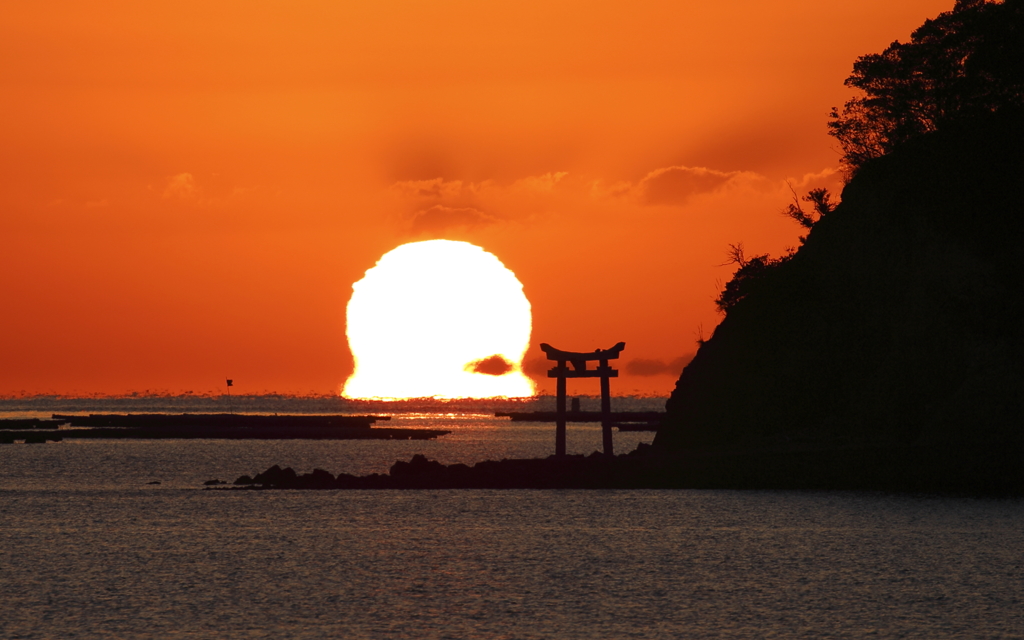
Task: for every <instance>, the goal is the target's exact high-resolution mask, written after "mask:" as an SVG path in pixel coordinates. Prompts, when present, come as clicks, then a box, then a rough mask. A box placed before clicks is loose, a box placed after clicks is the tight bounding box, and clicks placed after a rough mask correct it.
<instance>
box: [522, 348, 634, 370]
mask: <svg viewBox="0 0 1024 640" xmlns="http://www.w3.org/2000/svg"><path fill="white" fill-rule="evenodd" d="M540 348H541V351H543V352H544V353H545V354H547V356H548V360H555V361H556V362H558V367H556V368H554V369H552V370H550V371H548V377H549V378H601V377H611V378H616V377H618V375H619V372H618V371H616V370H614V369H610V368H608V361H609V360H617V359H618V357H619V353H620V352H621V351H622V350H623V349H625V348H626V343H625V342H620V343H618V344H616V345H615V346H614V347H612V348H611V349H597V350H595V351H590V352H587V353H582V352H577V351H562V350H561V349H556V348H554V347H552V346H551V345H549V344H545V343H541V345H540ZM595 360H596V361H598V362H599V363H600V364H599V365H598V368H597V369H592V370H588V369H587V362H593V361H595ZM566 362H571V363H572V369H566V368H565V363H566Z"/></svg>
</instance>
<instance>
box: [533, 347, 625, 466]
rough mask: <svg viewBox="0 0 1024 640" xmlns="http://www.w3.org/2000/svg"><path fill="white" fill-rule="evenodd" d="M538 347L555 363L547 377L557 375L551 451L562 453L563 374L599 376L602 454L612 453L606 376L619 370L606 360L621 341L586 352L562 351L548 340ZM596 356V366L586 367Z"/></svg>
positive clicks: (613, 357)
mask: <svg viewBox="0 0 1024 640" xmlns="http://www.w3.org/2000/svg"><path fill="white" fill-rule="evenodd" d="M540 348H541V350H542V351H544V353H546V354H547V356H548V360H555V361H556V362H558V366H556V367H555V368H553V369H551V370H550V371H548V377H549V378H557V379H558V397H557V404H556V407H555V408H556V411H557V416H556V419H555V455H556V456H558V457H562V456H564V455H565V379H566V378H601V436H602V439H603V441H604V454H605V455H606V456H612V455H614V452H613V448H612V399H611V395H612V394H611V390H610V385H609V383H608V379H609V378H618V377H619V372H618V371H617V370H615V369H612V368H611V367H609V366H608V361H609V360H617V359H618V357H619V352H621V351H622V350H623V349H625V348H626V343H625V342H620V343H618V344H617V345H615V346H614V347H612V348H611V349H604V350H601V349H598V350H596V351H592V352H590V353H576V352H575V351H562V350H560V349H556V348H554V347H552V346H551V345H549V344H543V343H542V344H541V345H540ZM592 360H597V361H598V365H597V368H596V369H587V362H590V361H592ZM566 362H571V363H572V368H571V369H570V368H569V367H567V366H565V363H566Z"/></svg>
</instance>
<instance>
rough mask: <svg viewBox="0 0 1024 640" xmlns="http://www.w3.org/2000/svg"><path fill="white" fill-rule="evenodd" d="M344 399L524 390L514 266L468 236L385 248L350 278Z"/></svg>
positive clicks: (523, 336) (522, 322)
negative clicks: (351, 366) (350, 367)
mask: <svg viewBox="0 0 1024 640" xmlns="http://www.w3.org/2000/svg"><path fill="white" fill-rule="evenodd" d="M352 289H353V292H352V298H351V299H350V300H349V303H348V309H347V320H348V322H347V328H346V334H347V336H348V344H349V348H350V349H351V350H352V356H353V358H354V360H355V365H356V366H355V371H354V372H353V373H352V375H351V376H350V377H349V379H348V380H347V381H346V382H345V387H344V390H343V391H342V395H344V396H345V397H348V398H425V397H436V398H492V397H510V398H511V397H525V396H532V395H533V393H534V386H533V383H532V382H531V381H530V379H529V378H527V377H526V376H525V375H523V371H522V359H523V354H524V353H526V349H527V348H528V347H529V344H530V330H531V325H532V322H531V315H530V302H529V300H527V299H526V295H525V294H524V293H523V285H522V283H520V282H519V280H518V279H517V278H516V276H515V274H514V273H512V272H511V271H510V270H509V269H507V268H506V267H505V265H503V264H502V263H501V261H500V260H498V258H497V257H495V256H494V255H493V254H490V253H488V252H486V251H484V250H483V249H481V248H480V247H477V246H475V245H472V244H469V243H468V242H454V241H451V240H428V241H426V242H412V243H409V244H404V245H402V246H400V247H398V248H397V249H394V250H392V251H389V252H388V253H386V254H384V256H383V257H382V258H381V259H380V260H379V261H378V262H377V265H376V266H375V267H373V268H372V269H370V270H369V271H367V272H366V275H365V276H364V277H363V279H362V280H360V281H359V282H356V283H355V284H353V285H352Z"/></svg>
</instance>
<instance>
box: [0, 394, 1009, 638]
mask: <svg viewBox="0 0 1024 640" xmlns="http://www.w3.org/2000/svg"><path fill="white" fill-rule="evenodd" d="M581 400H582V408H583V409H584V410H596V409H597V405H598V400H597V399H596V398H590V397H584V398H582V399H581ZM553 408H554V400H553V399H552V398H550V397H540V398H535V399H529V400H506V401H470V400H459V401H449V402H442V401H434V400H417V401H403V402H393V403H386V402H353V401H347V400H343V399H340V398H334V397H320V396H316V397H290V396H242V397H227V396H217V397H210V396H148V395H143V396H131V397H118V398H110V397H104V398H65V397H38V396H36V397H28V398H6V399H2V398H0V418H15V417H18V418H21V417H40V418H45V417H49V416H50V415H51V414H53V413H82V414H88V413H144V412H167V413H221V412H231V413H259V414H271V413H281V414H286V413H287V414H296V413H312V414H319V413H347V414H360V415H362V414H376V415H389V416H391V420H390V421H388V422H386V423H384V422H382V423H378V424H379V425H381V426H395V427H411V428H432V429H437V428H440V429H444V430H447V431H450V434H449V435H446V436H442V437H440V438H438V439H437V440H432V441H420V440H414V441H406V440H403V441H386V440H348V441H345V440H342V441H310V440H276V441H275V440H252V441H238V440H233V441H231V440H84V439H82V440H75V439H64V440H63V441H62V442H59V443H54V442H50V443H46V444H23V443H15V444H5V445H0V638H4V639H35V638H45V639H50V638H126V639H127V638H132V639H134V638H182V639H184V638H189V639H194V638H226V639H234V638H274V639H282V638H403V639H404V638H453V639H455V638H458V639H462V638H497V639H515V638H522V639H528V638H585V639H587V640H595V639H604V638H608V639H612V638H616V639H617V638H1024V500H1021V499H995V498H977V497H958V496H935V495H901V494H885V493H856V492H794V491H692V490H674V491H664V490H657V491H655V490H646V491H626V490H621V491H612V490H590V491H586V490H504V491H500V490H386V491H248V490H233V489H230V488H222V487H217V488H213V489H210V488H208V487H207V486H205V485H204V482H206V481H208V480H212V479H217V480H222V481H226V482H228V483H230V482H231V481H233V480H234V479H235V478H236V477H238V476H240V475H244V474H249V475H252V474H254V473H256V472H258V471H262V470H264V469H266V468H267V467H269V466H271V465H273V464H279V465H281V466H282V467H285V466H290V467H292V468H294V469H295V470H296V471H298V472H299V473H305V472H308V471H312V470H313V469H314V468H322V469H326V470H328V471H330V472H332V473H339V472H345V473H352V474H369V473H384V472H387V470H388V468H389V467H390V466H391V464H393V463H394V462H395V461H396V460H408V459H410V458H411V457H412V456H413V455H414V454H418V453H422V454H424V455H426V456H427V457H428V458H431V459H435V460H439V461H441V462H444V463H455V462H462V463H466V464H473V463H475V462H478V461H481V460H487V459H502V458H535V457H546V456H548V455H550V454H551V453H552V452H553V449H554V426H553V425H552V424H550V423H536V422H535V423H531V422H510V421H509V420H508V418H501V417H496V416H495V415H494V413H495V412H499V411H541V410H552V409H553ZM612 408H613V410H616V411H628V410H632V411H650V410H660V409H663V408H664V398H632V397H627V398H614V399H613V407H612ZM653 436H654V434H653V433H651V432H628V433H627V432H619V433H616V434H615V447H616V451H617V452H620V453H625V452H628V451H630V450H632V449H634V448H636V446H637V445H638V444H639V443H642V442H643V443H649V442H651V441H652V440H653ZM567 445H568V450H569V453H571V454H589V453H591V452H593V451H597V450H599V449H600V448H601V433H600V427H599V426H597V425H592V424H570V425H569V429H568V442H567Z"/></svg>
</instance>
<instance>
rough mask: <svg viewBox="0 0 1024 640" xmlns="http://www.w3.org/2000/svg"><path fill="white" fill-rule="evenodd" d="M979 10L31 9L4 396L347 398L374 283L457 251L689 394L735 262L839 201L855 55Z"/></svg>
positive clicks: (24, 34)
mask: <svg viewBox="0 0 1024 640" xmlns="http://www.w3.org/2000/svg"><path fill="white" fill-rule="evenodd" d="M950 8H952V0H941V1H939V0H907V1H904V2H899V3H894V2H891V0H858V1H856V2H854V1H844V2H820V1H810V0H782V1H777V2H754V1H748V0H737V1H735V2H719V3H708V2H643V1H639V2H638V1H636V0H633V1H631V2H604V3H592V2H582V1H577V0H571V1H557V0H545V1H544V2H534V1H532V0H531V1H523V0H516V1H515V2H505V1H490V2H479V1H468V0H467V1H463V2H456V1H446V0H431V1H430V2H425V1H411V0H410V1H406V2H396V1H392V0H374V1H373V2H362V3H354V2H284V1H257V0H247V1H245V2H242V1H236V0H225V1H221V2H214V3H211V2H208V1H203V2H197V1H193V0H179V1H178V2H174V3H170V2H160V1H156V2H146V3H139V2H126V1H117V0H114V1H109V2H53V1H49V0H41V1H40V2H31V3H30V2H24V3H7V6H5V7H4V9H3V10H2V19H0V91H2V95H3V99H2V100H0V118H2V122H3V125H2V126H0V169H2V171H0V247H2V248H0V295H2V300H3V303H2V305H3V306H2V308H0V395H11V394H18V393H22V392H26V393H63V394H74V393H112V394H117V393H125V392H131V391H145V390H150V391H158V390H159V391H169V392H182V391H194V392H196V393H201V392H214V391H217V390H218V389H221V390H222V389H223V380H224V378H225V377H226V376H227V377H232V378H234V379H235V381H236V382H235V384H236V390H237V392H238V393H259V392H265V391H268V392H271V391H276V392H281V393H308V392H316V393H331V392H337V391H338V389H339V386H340V385H341V383H342V382H343V381H344V379H345V378H346V376H347V375H348V374H349V372H350V371H351V368H352V362H351V357H350V355H349V352H348V347H347V344H346V343H345V337H344V309H345V304H346V303H347V301H348V298H349V296H350V294H351V290H352V289H351V286H352V283H353V282H355V281H357V280H359V279H360V278H361V277H362V275H363V273H364V272H365V271H366V270H367V269H368V268H370V267H372V266H373V265H374V263H375V262H376V260H377V259H378V258H379V257H380V256H381V255H382V254H384V253H385V252H387V251H388V250H390V249H392V248H394V247H395V246H398V245H400V244H402V243H404V242H409V241H413V240H424V239H430V238H447V239H452V240H465V241H469V242H472V243H474V244H478V245H480V246H482V247H484V248H485V249H487V250H488V251H490V252H492V253H494V254H495V255H497V256H498V257H499V258H501V260H502V261H503V262H504V263H505V265H506V266H508V267H509V268H510V269H512V270H513V271H514V272H515V273H516V274H517V276H518V277H519V279H520V281H522V283H523V284H524V288H525V292H526V295H527V296H528V298H529V299H530V301H531V303H532V305H533V313H534V333H533V343H534V344H535V345H536V344H537V343H539V342H549V343H551V344H553V345H555V346H557V347H560V348H563V349H570V350H591V349H594V348H597V347H609V346H611V345H612V344H614V343H615V342H618V341H620V340H623V341H625V342H626V345H627V347H626V350H625V351H624V352H623V359H622V360H620V361H619V368H620V369H621V370H622V374H621V377H620V378H619V379H618V380H616V381H615V382H614V383H613V392H614V393H630V392H634V391H639V392H644V393H667V392H668V391H669V390H670V389H671V388H672V386H673V385H674V382H675V377H676V375H678V366H679V364H678V362H679V360H678V359H679V358H681V357H684V356H686V355H687V354H690V353H692V352H693V351H694V350H695V347H696V345H695V340H696V338H697V337H698V331H699V328H703V332H704V335H705V336H707V335H709V334H710V333H711V331H712V330H713V329H714V327H715V325H716V324H717V323H718V322H719V320H720V319H721V316H720V315H718V314H717V313H716V311H715V307H714V304H713V300H714V298H715V297H716V295H717V293H718V291H719V290H720V288H721V285H722V283H723V282H724V281H726V280H727V279H728V278H729V276H730V274H731V271H732V269H731V268H730V267H727V266H720V265H722V263H723V262H725V260H726V250H727V249H728V245H729V243H735V242H743V243H744V245H745V247H746V248H747V251H748V254H755V253H763V252H771V253H776V254H777V253H779V252H781V251H783V250H784V249H785V248H786V247H788V246H792V245H794V244H796V243H797V236H798V235H799V232H800V229H799V227H797V225H796V224H794V223H793V222H792V221H789V220H787V219H785V218H784V217H782V216H781V215H779V211H781V209H783V208H784V206H785V205H786V204H787V202H788V201H789V198H790V194H789V191H788V187H787V186H786V181H787V180H788V181H790V182H791V183H792V184H793V185H794V187H796V188H797V189H798V190H800V191H801V192H805V191H806V190H807V189H808V188H811V187H813V186H832V187H835V186H836V185H838V177H837V175H836V174H835V169H836V167H837V161H838V154H837V152H836V145H835V144H833V142H832V140H831V139H830V138H829V137H828V136H827V135H826V133H825V131H826V129H825V123H826V120H827V113H828V110H829V108H830V107H832V106H836V105H841V104H842V102H843V101H845V99H846V98H847V97H848V96H849V95H850V93H849V90H847V89H846V88H845V87H844V86H843V84H842V83H843V79H844V78H845V77H846V76H847V75H848V74H849V72H850V69H851V65H852V63H853V61H854V59H855V58H856V57H857V56H858V55H862V54H865V53H870V52H876V51H880V50H882V49H883V48H884V47H885V46H886V45H887V44H888V43H890V42H891V41H893V40H896V39H900V40H906V39H907V38H908V36H909V34H910V32H911V31H912V30H913V29H914V28H915V27H917V26H918V25H920V24H921V23H922V22H923V21H924V19H925V18H928V17H933V16H935V15H936V14H938V13H939V12H940V11H945V10H949V9H950ZM532 353H533V357H539V356H541V355H542V354H541V352H540V350H539V349H538V348H535V349H534V351H533V352H532ZM673 361H675V362H673ZM665 370H671V374H669V373H661V374H660V375H639V374H640V373H642V372H644V373H647V374H651V373H657V372H658V371H665ZM544 384H545V386H543V387H542V389H548V388H550V387H549V386H547V382H546V381H545V383H544ZM593 386H594V387H595V388H593V389H590V388H589V386H588V385H581V386H580V387H579V391H580V392H584V393H587V392H589V393H597V391H598V390H597V388H596V384H595V385H593ZM570 391H573V390H572V389H570Z"/></svg>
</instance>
